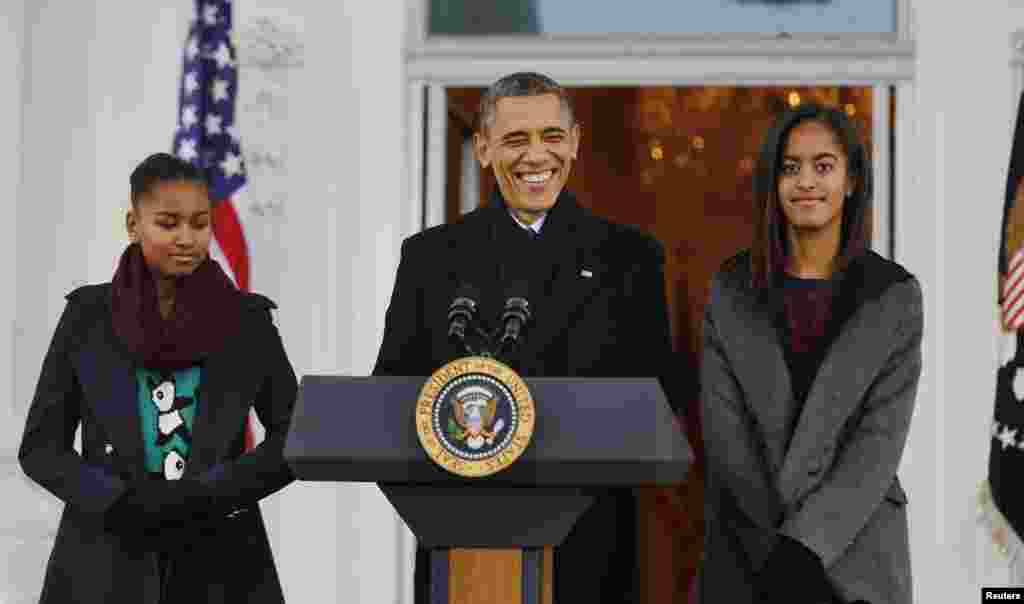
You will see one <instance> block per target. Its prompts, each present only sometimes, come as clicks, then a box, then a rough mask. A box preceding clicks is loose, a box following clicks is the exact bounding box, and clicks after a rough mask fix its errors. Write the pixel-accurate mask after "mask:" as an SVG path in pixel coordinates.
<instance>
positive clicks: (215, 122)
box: [206, 113, 224, 134]
mask: <svg viewBox="0 0 1024 604" xmlns="http://www.w3.org/2000/svg"><path fill="white" fill-rule="evenodd" d="M223 120H224V118H223V117H221V116H219V115H216V114H213V113H211V114H209V115H207V116H206V132H207V134H221V133H222V132H223V130H221V127H220V123H221V122H222V121H223Z"/></svg>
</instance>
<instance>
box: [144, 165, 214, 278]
mask: <svg viewBox="0 0 1024 604" xmlns="http://www.w3.org/2000/svg"><path fill="white" fill-rule="evenodd" d="M211 212H212V207H211V204H210V197H209V193H208V191H207V189H206V187H205V186H204V185H202V184H200V183H196V182H192V181H188V180H172V181H167V182H161V183H158V184H156V185H155V186H154V187H153V188H152V190H151V191H150V192H148V193H146V194H143V195H142V196H140V198H139V199H138V203H137V207H133V208H132V209H131V210H129V211H128V219H127V226H128V235H129V237H130V238H131V240H132V241H134V242H138V243H139V244H140V246H141V247H142V255H143V256H144V257H145V259H146V264H147V265H148V266H149V268H150V270H153V271H155V272H156V273H157V274H159V275H160V276H164V277H179V276H184V275H189V274H191V273H192V272H193V271H194V270H196V268H197V267H198V266H199V264H200V263H201V262H202V261H203V260H205V259H206V257H207V256H208V255H209V253H210V237H211V235H212V231H211V226H210V221H211Z"/></svg>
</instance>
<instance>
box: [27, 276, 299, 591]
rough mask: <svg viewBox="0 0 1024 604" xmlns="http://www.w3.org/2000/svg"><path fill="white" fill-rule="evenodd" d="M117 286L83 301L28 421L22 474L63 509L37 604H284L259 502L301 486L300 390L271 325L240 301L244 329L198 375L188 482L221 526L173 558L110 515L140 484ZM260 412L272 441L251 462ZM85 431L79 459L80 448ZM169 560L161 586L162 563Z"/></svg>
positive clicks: (52, 352)
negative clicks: (294, 431) (291, 429)
mask: <svg viewBox="0 0 1024 604" xmlns="http://www.w3.org/2000/svg"><path fill="white" fill-rule="evenodd" d="M110 291H111V289H110V285H109V284H102V285H91V286H86V287H82V288H79V289H77V290H75V291H74V292H72V293H71V294H69V295H68V296H67V300H68V302H67V305H66V307H65V309H64V313H63V315H62V316H61V319H60V322H59V324H58V326H57V329H56V332H55V334H54V336H53V340H52V342H51V344H50V348H49V351H48V352H47V354H46V359H45V361H44V362H43V368H42V373H41V375H40V377H39V383H38V385H37V387H36V393H35V397H34V398H33V400H32V405H31V408H30V410H29V413H28V419H27V422H26V426H25V433H24V437H23V439H22V443H21V448H20V450H19V455H18V457H19V460H20V462H21V466H22V468H23V469H24V471H25V473H26V474H27V475H28V476H29V477H30V478H31V479H32V480H34V481H35V482H37V483H39V484H40V485H42V486H43V487H44V488H46V489H47V490H48V491H50V492H51V493H53V494H54V495H55V496H57V497H58V498H60V499H61V500H63V501H64V502H65V504H66V505H65V508H64V512H63V515H62V517H61V521H60V528H59V529H58V532H57V537H56V541H55V542H54V545H53V552H52V554H51V555H50V559H49V563H48V565H47V569H46V575H45V579H44V584H43V588H42V595H41V597H40V602H41V603H42V604H66V603H70V602H75V603H81V604H101V603H102V604H108V603H115V602H131V603H133V604H156V603H158V602H195V603H197V604H198V603H227V602H239V603H242V602H245V603H253V602H268V603H269V602H275V603H276V602H283V601H284V598H283V595H282V590H281V586H280V582H279V580H278V577H277V572H276V570H275V566H274V561H273V557H272V555H271V551H270V545H269V542H268V539H267V534H266V529H265V527H264V524H263V518H262V515H261V514H260V509H259V505H258V501H259V500H260V499H262V498H263V497H266V496H267V495H269V494H271V493H274V492H275V491H278V490H280V489H281V488H283V487H284V486H285V485H287V484H288V483H289V482H291V481H292V480H293V479H294V478H293V476H292V474H291V472H290V470H289V469H288V467H287V465H286V464H285V462H284V458H283V456H282V450H283V446H284V439H285V435H286V433H287V429H288V424H289V422H290V420H291V412H292V408H293V406H294V402H295V397H296V391H297V381H296V378H295V373H294V371H293V370H292V366H291V364H290V363H289V361H288V358H287V356H286V354H285V351H284V348H283V346H282V343H281V339H280V336H279V334H278V332H277V328H276V327H275V326H274V324H273V321H272V319H271V316H270V309H272V308H274V304H273V302H271V301H270V300H268V299H267V298H264V297H263V296H259V295H256V294H249V295H247V296H246V298H245V304H244V309H243V317H242V321H243V329H242V331H241V335H240V336H239V337H237V338H236V339H234V340H233V341H229V342H225V345H224V347H223V348H222V349H221V350H220V351H219V352H216V353H213V354H211V355H210V356H209V357H208V358H207V359H205V361H204V362H203V377H202V379H203V398H204V407H203V413H202V414H200V415H198V416H197V418H196V420H195V424H194V426H193V440H192V450H191V454H190V457H189V462H188V465H187V467H186V468H185V473H184V476H183V477H182V479H183V480H199V481H202V482H204V483H205V484H206V485H207V486H208V487H209V488H210V490H211V493H212V495H213V496H214V497H215V498H216V499H217V500H218V501H221V502H230V503H231V505H230V506H229V507H228V508H227V511H226V512H225V515H224V516H223V517H221V518H219V519H215V520H213V521H211V522H209V523H204V524H203V525H201V526H200V525H197V526H193V527H189V528H187V529H184V530H182V531H181V532H180V533H179V534H177V535H175V537H176V538H175V539H171V540H169V541H171V542H173V546H171V548H170V549H169V550H168V549H167V547H168V546H167V545H166V543H167V542H163V543H164V545H160V544H157V543H153V542H148V541H147V540H146V539H145V538H143V537H141V536H139V537H132V536H131V535H124V534H117V533H113V532H109V531H107V530H106V529H105V528H104V516H105V512H106V511H107V510H108V509H109V508H110V506H111V505H112V504H113V503H114V502H115V501H116V500H117V498H118V497H119V496H120V495H121V494H122V493H123V492H124V491H125V489H126V488H127V486H128V485H129V484H131V482H132V481H135V480H142V479H144V476H145V467H144V463H143V440H142V433H141V431H140V425H139V423H140V420H139V413H138V399H137V392H136V381H135V369H136V363H135V361H134V360H133V358H132V357H131V356H130V355H129V354H128V352H127V351H126V350H125V349H124V348H123V347H122V345H121V343H120V341H119V340H118V339H117V338H116V336H115V335H114V332H113V328H112V326H111V317H110ZM253 407H254V408H255V410H256V413H257V415H258V417H259V419H260V422H261V423H262V424H263V425H264V427H265V428H266V438H265V439H264V441H263V442H262V443H261V444H260V445H259V446H258V447H256V448H255V449H253V450H251V451H248V452H247V451H245V440H244V439H245V425H246V418H247V417H248V413H249V410H250V408H253ZM79 426H81V429H82V450H81V453H79V452H77V451H75V450H74V448H73V443H74V436H75V430H76V428H77V427H79ZM161 555H162V556H163V557H164V558H166V559H168V560H169V576H168V577H167V581H166V583H165V584H164V585H163V586H162V585H161V581H160V576H159V572H158V558H159V557H161Z"/></svg>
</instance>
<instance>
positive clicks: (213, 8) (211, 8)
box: [203, 4, 217, 25]
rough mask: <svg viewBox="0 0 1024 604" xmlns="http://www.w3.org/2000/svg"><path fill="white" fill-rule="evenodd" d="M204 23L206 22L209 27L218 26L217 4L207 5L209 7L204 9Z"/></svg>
mask: <svg viewBox="0 0 1024 604" xmlns="http://www.w3.org/2000/svg"><path fill="white" fill-rule="evenodd" d="M203 21H205V22H206V24H207V25H216V24H217V5H216V4H210V5H207V6H205V7H203Z"/></svg>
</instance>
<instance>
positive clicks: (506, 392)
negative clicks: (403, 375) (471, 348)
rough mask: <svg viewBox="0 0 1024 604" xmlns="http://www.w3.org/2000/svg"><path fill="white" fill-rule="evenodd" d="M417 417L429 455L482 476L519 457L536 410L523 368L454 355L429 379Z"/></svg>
mask: <svg viewBox="0 0 1024 604" xmlns="http://www.w3.org/2000/svg"><path fill="white" fill-rule="evenodd" d="M415 421H416V433H417V435H418V436H419V439H420V445H422V447H423V450H424V451H426V453H427V456H429V457H430V459H432V460H434V462H435V463H436V464H437V465H439V466H441V467H442V468H444V469H445V470H447V471H449V472H451V473H452V474H457V475H459V476H463V477H466V478H481V477H483V476H490V475H491V474H495V473H497V472H500V471H502V470H504V469H505V468H507V467H509V466H510V465H512V464H513V463H515V461H516V460H517V459H519V456H520V455H522V454H523V451H525V450H526V447H527V446H529V444H530V440H531V439H532V437H533V429H534V426H535V424H536V421H537V415H536V413H535V409H534V404H533V397H532V396H531V395H530V390H529V388H527V386H526V382H524V381H523V379H522V378H521V377H519V374H517V373H516V372H515V371H514V370H513V369H512V368H511V367H509V366H508V365H505V364H504V363H502V362H500V361H497V360H495V359H492V358H489V357H479V356H473V357H465V358H461V359H456V360H454V361H452V362H450V363H448V364H447V365H445V366H444V367H441V368H440V369H438V370H437V371H436V372H434V374H433V375H432V376H430V378H429V379H427V381H426V383H425V384H424V385H423V388H422V389H421V390H420V395H419V398H418V399H417V401H416V413H415Z"/></svg>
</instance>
